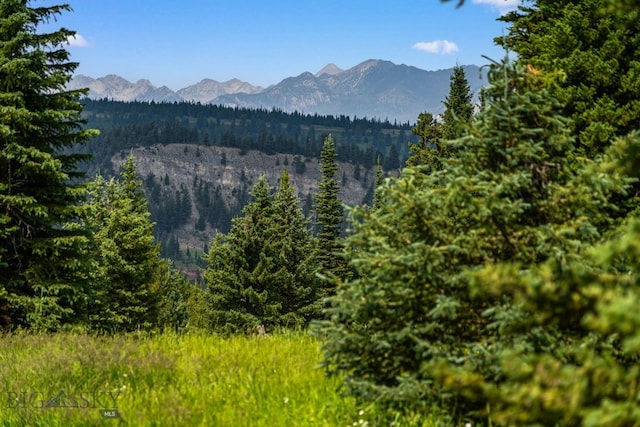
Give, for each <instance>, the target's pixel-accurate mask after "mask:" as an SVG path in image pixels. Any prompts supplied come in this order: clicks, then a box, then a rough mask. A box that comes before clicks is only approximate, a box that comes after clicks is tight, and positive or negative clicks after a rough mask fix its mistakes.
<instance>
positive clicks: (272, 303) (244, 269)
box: [204, 171, 319, 332]
mask: <svg viewBox="0 0 640 427" xmlns="http://www.w3.org/2000/svg"><path fill="white" fill-rule="evenodd" d="M252 196H253V198H254V200H253V201H252V202H251V203H249V204H247V205H246V206H245V207H244V209H243V213H244V215H243V216H242V217H240V218H236V219H234V221H233V226H232V228H231V231H230V232H229V233H228V234H226V235H224V236H223V235H221V234H218V235H216V238H215V240H214V241H213V242H212V243H211V245H210V246H211V248H210V250H209V253H208V254H207V255H206V261H207V263H208V266H207V269H206V271H205V274H204V280H205V283H206V285H207V287H208V292H209V300H210V305H211V307H210V308H211V309H210V325H211V327H212V328H213V329H214V330H218V331H224V332H252V331H255V327H256V326H257V325H259V324H263V325H265V326H266V327H267V328H272V327H278V326H279V327H299V326H303V325H306V324H307V323H308V322H309V320H311V319H312V318H314V317H316V316H317V315H318V313H319V310H318V308H317V307H318V304H317V294H316V291H317V285H316V283H317V279H316V273H317V271H318V263H317V259H316V257H315V253H314V250H313V239H312V236H311V232H310V230H309V229H308V220H307V219H306V218H305V217H304V215H303V214H302V211H301V209H300V208H299V207H298V204H299V200H298V198H297V197H296V196H295V193H294V189H293V186H292V185H291V183H290V182H289V176H288V174H287V172H286V171H284V172H283V174H282V177H281V179H280V187H279V189H278V191H277V193H276V194H275V195H272V194H271V189H270V187H269V185H268V183H267V181H266V178H265V177H264V176H262V177H261V178H260V180H259V181H258V183H257V184H256V185H255V186H254V188H253V191H252Z"/></svg>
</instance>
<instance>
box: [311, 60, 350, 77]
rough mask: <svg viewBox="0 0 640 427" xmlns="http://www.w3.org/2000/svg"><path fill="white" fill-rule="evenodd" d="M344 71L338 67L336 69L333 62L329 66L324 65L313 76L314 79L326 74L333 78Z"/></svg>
mask: <svg viewBox="0 0 640 427" xmlns="http://www.w3.org/2000/svg"><path fill="white" fill-rule="evenodd" d="M343 71H344V70H343V69H342V68H340V67H338V66H337V65H336V64H334V63H333V62H332V63H331V64H327V65H325V66H324V67H323V68H322V69H321V70H320V71H318V72H317V73H316V74H315V76H316V77H320V76H322V75H323V74H328V75H330V76H335V75H336V74H340V73H341V72H343Z"/></svg>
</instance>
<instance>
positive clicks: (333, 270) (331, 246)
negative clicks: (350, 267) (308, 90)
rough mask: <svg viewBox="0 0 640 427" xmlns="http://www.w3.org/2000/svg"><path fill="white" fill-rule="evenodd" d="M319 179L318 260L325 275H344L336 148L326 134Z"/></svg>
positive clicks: (317, 207)
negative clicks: (320, 177)
mask: <svg viewBox="0 0 640 427" xmlns="http://www.w3.org/2000/svg"><path fill="white" fill-rule="evenodd" d="M320 169H321V171H322V179H321V180H320V184H319V185H318V193H317V194H316V195H315V198H314V202H315V204H314V208H313V210H314V212H315V215H316V227H317V233H316V238H317V241H318V259H319V260H320V264H321V272H322V274H324V275H327V276H337V277H343V276H344V275H345V272H346V261H345V259H344V257H343V256H342V254H341V253H340V251H341V248H342V246H341V242H340V232H341V227H342V222H343V211H342V204H341V202H340V199H339V198H338V194H339V192H340V185H339V183H338V179H337V178H336V174H337V172H338V165H337V163H336V149H335V144H334V142H333V137H332V136H331V135H329V136H328V137H327V138H326V139H325V140H324V144H323V145H322V152H321V155H320ZM325 286H326V289H325V290H324V292H325V293H326V294H331V293H332V291H331V287H332V286H331V285H330V283H329V282H328V281H327V282H326V283H325Z"/></svg>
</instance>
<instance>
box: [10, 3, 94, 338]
mask: <svg viewBox="0 0 640 427" xmlns="http://www.w3.org/2000/svg"><path fill="white" fill-rule="evenodd" d="M27 3H28V2H27V1H24V0H2V1H0V110H1V111H2V114H0V207H1V208H0V324H2V325H4V326H9V327H17V326H23V327H29V326H33V327H37V328H40V329H55V328H58V327H59V326H60V325H61V324H64V323H68V322H74V321H76V320H77V318H78V316H79V315H80V314H81V313H79V312H78V310H81V306H82V305H83V303H84V300H85V295H84V293H85V286H86V281H85V277H84V274H85V268H86V263H85V261H86V258H85V257H84V256H83V248H84V245H85V244H86V243H87V239H86V236H85V235H84V233H83V231H82V230H81V229H80V228H78V227H64V226H63V225H64V224H66V223H68V222H73V221H75V219H76V218H77V215H78V205H79V203H80V202H81V201H82V198H83V197H84V196H83V191H84V189H83V187H82V186H81V185H77V184H74V183H75V182H76V180H75V178H78V177H79V175H80V174H79V173H78V170H77V168H76V164H77V162H78V161H79V160H81V159H84V158H85V157H86V156H82V155H75V154H68V153H67V152H66V151H65V149H67V148H69V147H71V146H72V145H74V144H78V143H84V142H86V141H87V140H88V139H89V138H90V137H91V136H92V135H94V134H95V132H94V131H91V130H83V129H82V124H83V120H82V119H81V117H80V113H81V111H82V105H81V104H80V102H79V101H78V99H79V97H80V95H81V94H83V93H85V92H84V91H67V90H65V85H66V84H67V83H68V82H69V80H70V79H71V76H72V74H73V71H74V70H75V68H76V66H77V64H76V63H73V62H69V53H68V52H67V51H66V50H65V49H64V46H65V45H66V43H67V39H68V38H69V37H72V36H73V35H74V34H75V33H74V32H73V31H69V30H66V29H60V30H56V31H53V32H44V33H42V32H38V31H39V30H40V29H41V28H42V26H43V25H47V24H48V23H50V21H53V20H54V19H55V18H56V17H57V16H58V15H60V14H61V13H63V12H65V11H67V10H69V7H68V6H42V7H37V8H36V7H29V6H28V5H27Z"/></svg>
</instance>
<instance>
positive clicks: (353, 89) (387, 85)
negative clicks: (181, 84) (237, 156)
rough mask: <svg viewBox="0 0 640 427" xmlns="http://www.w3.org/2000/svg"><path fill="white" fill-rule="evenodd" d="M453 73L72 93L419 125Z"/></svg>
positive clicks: (94, 86)
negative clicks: (420, 116) (261, 84)
mask: <svg viewBox="0 0 640 427" xmlns="http://www.w3.org/2000/svg"><path fill="white" fill-rule="evenodd" d="M463 68H464V70H465V74H466V77H467V80H468V81H469V85H470V87H471V90H472V91H473V92H474V94H477V92H478V90H479V89H480V87H482V86H483V85H484V84H486V82H485V81H483V80H482V79H481V77H480V70H479V67H478V66H475V65H467V66H464V67H463ZM451 72H452V68H449V69H445V70H438V71H426V70H422V69H419V68H416V67H412V66H407V65H396V64H394V63H393V62H390V61H383V60H376V59H371V60H368V61H364V62H362V63H360V64H358V65H356V66H354V67H352V68H349V69H347V70H342V69H340V68H339V67H338V66H336V65H335V64H328V65H327V66H325V67H323V68H322V69H321V70H319V71H318V72H317V73H316V74H312V73H310V72H305V73H302V74H300V75H298V76H294V77H288V78H286V79H284V80H282V81H281V82H280V83H278V84H275V85H271V86H269V87H267V88H262V87H260V86H254V85H251V84H250V83H247V82H243V81H241V80H238V79H232V80H229V81H226V82H218V81H216V80H212V79H204V80H202V81H200V82H199V83H197V84H195V85H192V86H188V87H186V88H183V89H180V90H178V91H176V92H174V91H172V90H171V89H169V88H168V87H166V86H161V87H155V86H154V85H152V84H151V82H149V80H138V81H137V82H136V83H131V82H129V81H127V80H125V79H123V78H122V77H119V76H115V75H108V76H105V77H101V78H98V79H93V78H91V77H87V76H83V75H77V76H75V77H74V78H73V80H72V81H71V82H70V84H69V85H68V88H69V89H78V88H89V97H90V98H92V99H104V98H108V99H113V100H118V101H134V100H137V101H145V102H147V101H155V102H180V101H192V102H200V103H203V104H206V103H212V104H222V105H228V106H237V107H246V108H266V109H271V108H274V107H275V108H278V109H281V110H283V111H288V112H293V111H298V112H302V113H311V114H313V113H318V114H324V115H326V114H332V115H347V116H352V117H353V116H358V117H369V118H379V119H382V120H384V119H388V120H390V121H394V120H397V121H400V122H407V121H410V122H415V121H416V120H417V117H418V115H419V114H420V113H421V112H424V111H428V112H431V113H436V114H437V113H440V112H442V111H443V104H442V101H443V100H444V99H445V98H446V96H447V94H448V92H449V78H450V76H451Z"/></svg>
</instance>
